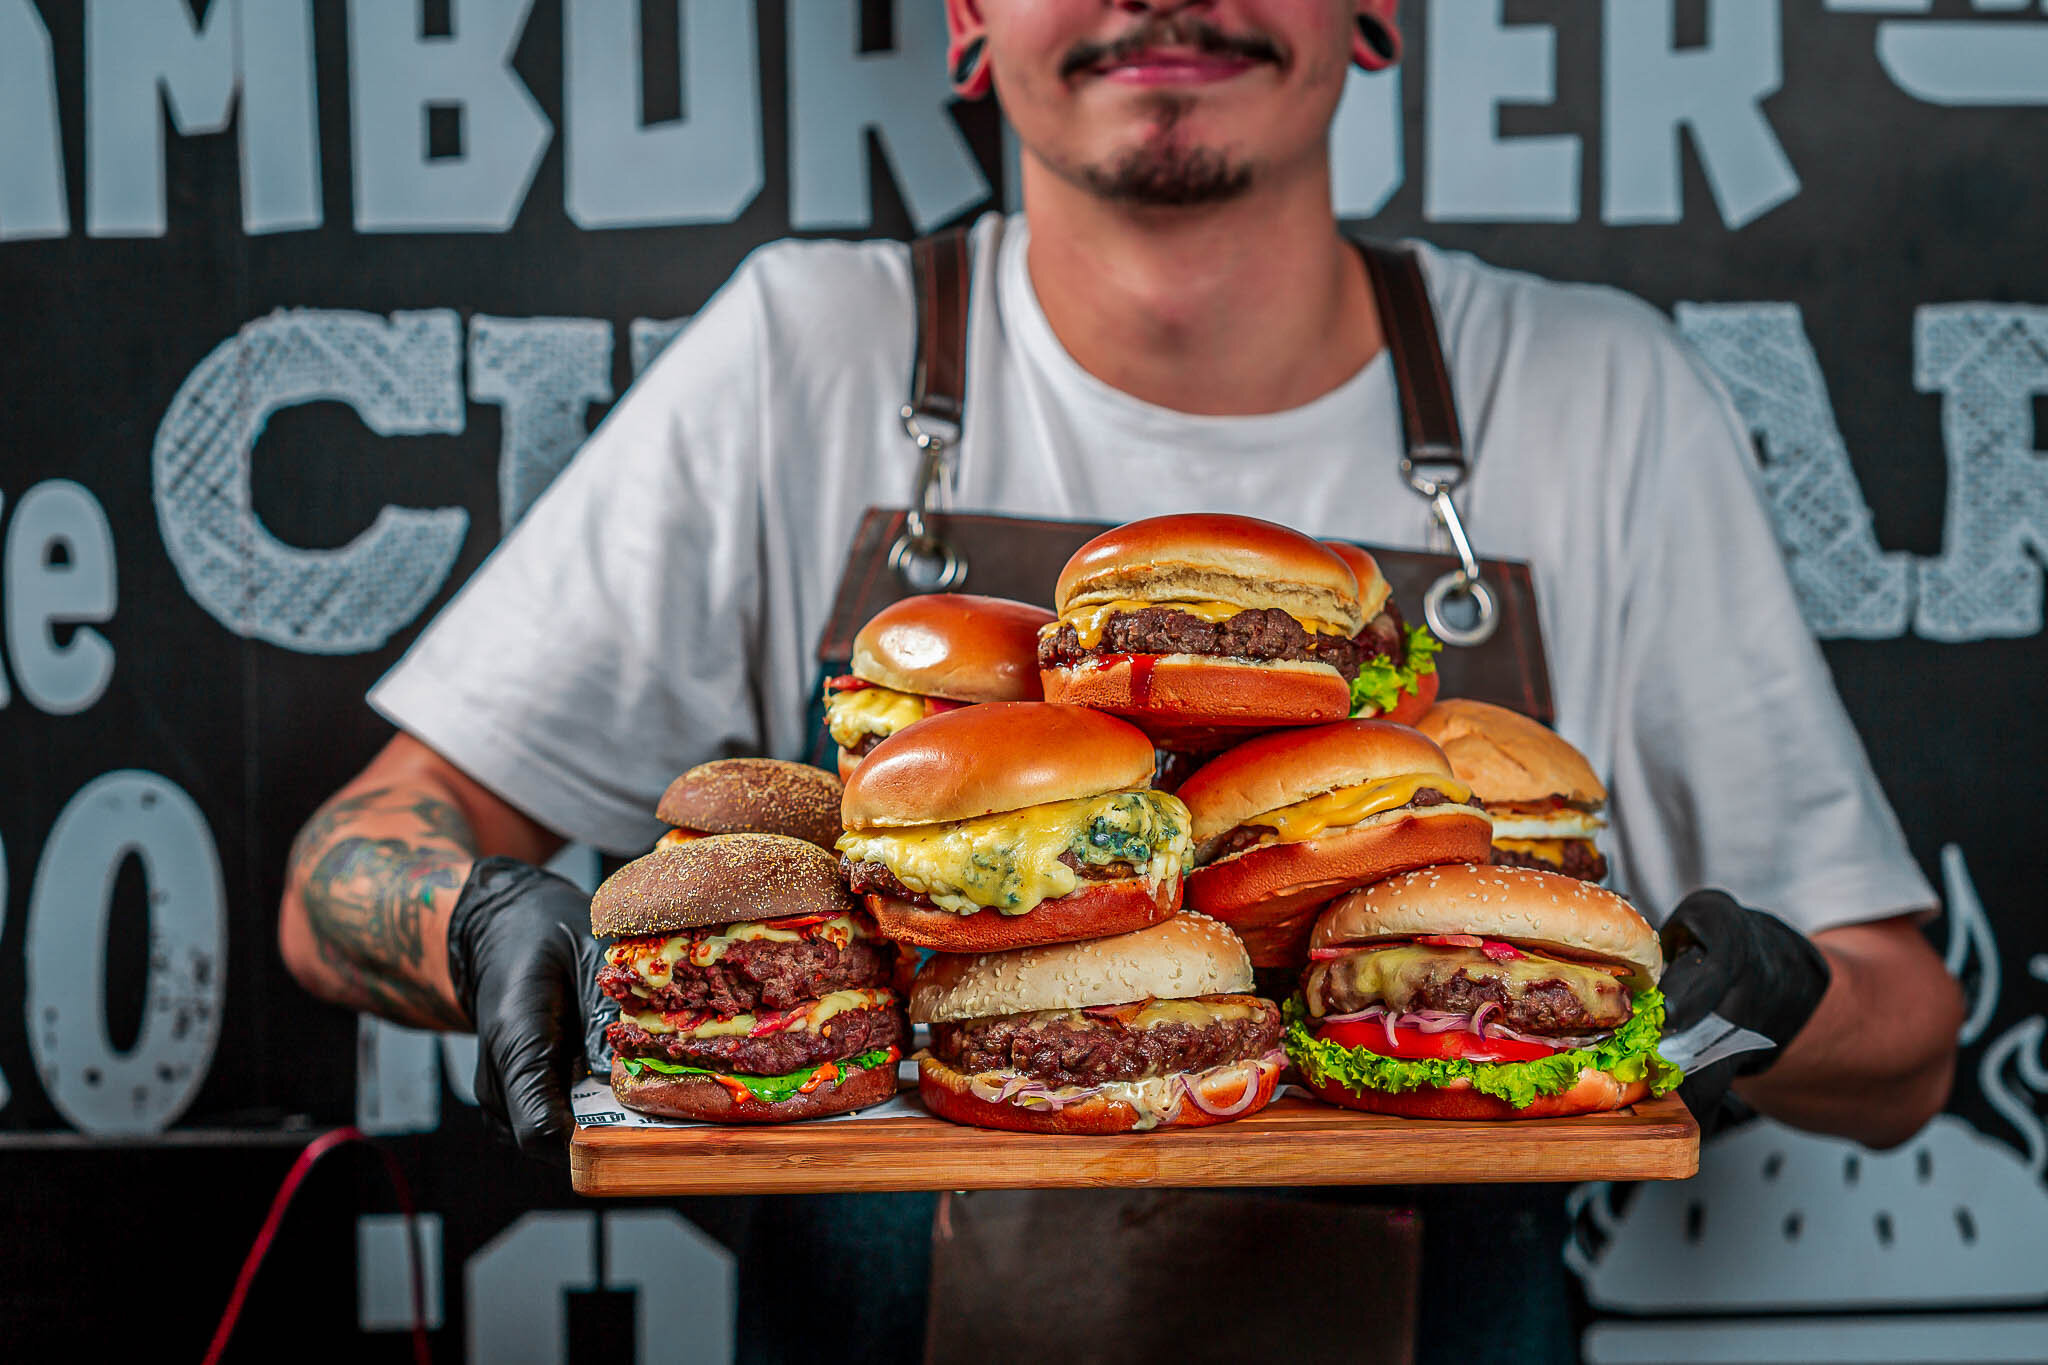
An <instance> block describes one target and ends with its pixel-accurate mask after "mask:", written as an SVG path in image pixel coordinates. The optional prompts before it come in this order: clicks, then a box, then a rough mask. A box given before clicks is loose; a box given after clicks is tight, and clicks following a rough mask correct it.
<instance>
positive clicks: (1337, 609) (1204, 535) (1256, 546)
mask: <svg viewBox="0 0 2048 1365" xmlns="http://www.w3.org/2000/svg"><path fill="white" fill-rule="evenodd" d="M1054 600H1055V602H1056V604H1057V605H1058V607H1059V609H1060V611H1061V613H1063V614H1064V613H1065V612H1068V611H1070V610H1072V609H1074V608H1077V607H1089V606H1099V605H1101V604H1102V603H1105V602H1117V601H1134V602H1150V603H1158V604H1160V605H1171V604H1172V603H1174V602H1229V603H1232V604H1235V605H1237V606H1241V607H1245V608H1265V607H1277V608H1278V609H1280V610H1281V611H1284V612H1288V613H1290V614H1291V615H1294V616H1299V617H1305V618H1307V619H1309V620H1314V621H1328V622H1330V623H1332V624H1334V625H1339V626H1342V627H1343V628H1344V633H1345V634H1347V635H1356V634H1357V633H1358V632H1359V631H1360V630H1361V629H1362V628H1363V627H1364V625H1365V621H1366V618H1365V616H1364V615H1363V614H1362V613H1361V611H1360V609H1359V602H1358V580H1357V579H1356V578H1355V577H1353V576H1352V573H1351V566H1350V565H1349V564H1347V563H1345V561H1344V560H1343V559H1342V558H1340V557H1339V556H1338V555H1336V554H1335V553H1333V552H1332V551H1330V550H1329V549H1327V548H1325V547H1324V546H1323V545H1322V544H1321V543H1319V542H1318V541H1316V540H1314V539H1313V538H1311V537H1309V536H1305V535H1303V534H1302V533H1301V532H1299V531H1295V530H1290V529H1289V528H1287V527H1285V526H1280V525H1277V524H1276V523H1274V522H1270V521H1260V520H1258V519H1257V518H1255V517H1240V516H1234V515H1231V514H1229V513H1223V512H1196V513H1183V514H1179V515H1175V516H1165V517H1147V518H1146V519H1145V520H1143V521H1134V522H1131V523H1129V524H1127V525H1124V526H1118V527H1116V528H1114V529H1112V530H1108V531H1104V532H1103V533H1102V534H1101V535H1099V536H1097V537H1095V539H1093V540H1091V541H1089V542H1088V543H1087V544H1086V545H1083V546H1082V547H1081V548H1080V549H1078V550H1076V551H1075V552H1074V555H1073V558H1071V559H1069V560H1068V561H1067V563H1066V567H1065V568H1063V569H1061V570H1060V577H1059V583H1058V586H1057V587H1056V588H1055V590H1054Z"/></svg>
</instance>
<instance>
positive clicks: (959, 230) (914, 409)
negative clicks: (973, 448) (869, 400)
mask: <svg viewBox="0 0 2048 1365" xmlns="http://www.w3.org/2000/svg"><path fill="white" fill-rule="evenodd" d="M968 276H969V270H968V251H967V229H966V228H964V227H956V228H949V229H947V230H946V231H944V232H935V233H933V234H932V235H931V236H929V237H920V238H918V239H917V240H916V241H914V242H912V243H911V244H910V278H911V285H912V288H913V289H914V291H915V297H916V307H917V350H916V351H915V353H914V359H913V360H912V362H911V367H910V415H911V416H912V417H914V418H915V419H916V420H917V421H919V422H920V423H922V424H925V425H927V426H929V425H930V424H931V423H933V422H938V423H943V424H945V425H947V426H950V427H951V428H952V430H953V433H954V438H955V439H956V440H957V439H958V433H959V430H960V421H961V417H962V416H963V414H964V413H965V411H966V407H967V286H968Z"/></svg>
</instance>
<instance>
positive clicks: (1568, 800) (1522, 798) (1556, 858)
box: [1416, 700, 1607, 882]
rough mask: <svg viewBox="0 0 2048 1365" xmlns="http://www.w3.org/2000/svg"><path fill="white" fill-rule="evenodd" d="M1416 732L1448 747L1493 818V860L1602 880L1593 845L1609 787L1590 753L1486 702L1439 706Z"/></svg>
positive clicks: (1455, 767) (1602, 865) (1603, 862)
mask: <svg viewBox="0 0 2048 1365" xmlns="http://www.w3.org/2000/svg"><path fill="white" fill-rule="evenodd" d="M1416 724H1417V726H1418V728H1420V729H1421V730H1422V732H1423V733H1424V734H1426V735H1428V736H1429V737H1430V738H1431V739H1433V740H1435V741H1436V742H1437V743H1438V744H1439V745H1441V746H1443V751H1444V754H1445V756H1446V757H1448V758H1449V759H1450V760H1451V770H1452V771H1453V772H1455V773H1457V774H1458V776H1459V777H1461V778H1463V779H1464V780H1465V781H1467V782H1469V783H1471V784H1472V792H1473V795H1474V796H1476V797H1477V798H1478V800H1479V803H1480V804H1481V805H1482V806H1484V807H1486V813H1487V815H1488V816H1489V817H1491V818H1492V820H1493V861H1494V862H1496V863H1500V864H1503V865H1505V866H1512V867H1533V868H1536V869H1537V870H1539V871H1543V872H1562V873H1564V874H1565V875H1566V876H1567V877H1579V878H1583V879H1584V880H1586V881H1590V882H1597V881H1600V880H1601V879H1602V878H1604V877H1606V875H1607V859H1605V858H1603V857H1602V856H1601V855H1600V850H1599V848H1598V847H1597V846H1596V845H1595V844H1594V843H1593V835H1594V833H1595V832H1596V831H1598V830H1599V829H1600V828H1601V827H1602V826H1603V825H1604V824H1605V823H1606V822H1605V821H1603V820H1602V819H1601V818H1600V811H1601V809H1602V808H1603V807H1604V806H1606V804H1607V789H1606V788H1605V787H1603V786H1601V785H1600V779H1599V778H1598V777H1595V776H1594V775H1593V766H1592V765H1591V764H1590V763H1588V762H1586V758H1585V755H1583V754H1581V753H1580V752H1579V751H1578V750H1577V749H1574V748H1573V747H1572V746H1571V745H1569V744H1567V743H1565V742H1564V740H1562V739H1560V738H1559V737H1558V736H1557V734H1556V733H1555V732H1554V731H1552V730H1549V729H1546V728H1545V727H1543V726H1542V725H1539V724H1537V723H1536V722H1535V721H1533V720H1531V719H1529V718H1528V717H1527V716H1524V715H1521V714H1520V713H1518V712H1514V711H1510V710H1508V709H1507V708H1506V707H1503V706H1490V705H1488V704H1487V703H1485V702H1483V701H1462V700H1460V701H1446V702H1439V703H1438V704H1437V705H1436V706H1434V707H1432V708H1430V711H1429V713H1428V714H1427V715H1425V716H1424V717H1423V718H1422V719H1421V720H1420V721H1418V722H1416Z"/></svg>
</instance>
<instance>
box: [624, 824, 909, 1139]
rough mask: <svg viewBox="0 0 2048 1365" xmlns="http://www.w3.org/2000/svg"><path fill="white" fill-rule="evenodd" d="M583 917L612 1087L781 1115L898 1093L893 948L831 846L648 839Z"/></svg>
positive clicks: (675, 1106) (647, 1105)
mask: <svg viewBox="0 0 2048 1365" xmlns="http://www.w3.org/2000/svg"><path fill="white" fill-rule="evenodd" d="M590 928H591V932H592V933H594V934H596V935H598V936H599V937H616V939H617V941H616V942H614V943H613V944H612V945H611V946H610V947H609V948H607V949H606V950H605V953H604V958H603V964H604V965H603V966H602V967H601V968H600V969H599V971H598V977H597V984H598V988H599V989H600V990H602V991H603V992H604V993H605V994H606V995H609V996H611V997H612V998H613V999H615V1000H617V1001H618V1002H619V1017H618V1020H617V1021H616V1022H615V1023H613V1024H612V1025H610V1026H609V1027H608V1028H607V1029H606V1030H605V1038H606V1041H608V1042H609V1043H610V1044H611V1046H612V1053H613V1057H612V1090H613V1092H614V1093H615V1094H617V1096H618V1097H619V1102H620V1103H621V1104H624V1105H626V1106H627V1107H628V1108H632V1109H638V1110H640V1111H641V1112H642V1113H647V1114H659V1115H661V1116H663V1117H666V1118H680V1119H705V1120H709V1121H711V1122H714V1123H781V1122H784V1121H786V1120H789V1119H806V1118H815V1117H817V1116H818V1115H820V1114H837V1113H842V1112H844V1111H846V1110H849V1109H860V1108H863V1107H864V1106H867V1105H870V1104H876V1103H879V1102H880V1101H882V1100H886V1099H888V1098H890V1097H891V1096H893V1095H894V1094H895V1093H896V1061H897V1059H898V1058H899V1057H901V1056H902V1047H903V1043H904V1039H905V1036H906V1030H905V1027H904V1023H903V1011H902V1009H901V1007H900V1006H899V1005H898V1003H897V996H896V993H895V992H894V991H892V990H890V989H889V988H888V983H889V976H890V972H891V970H892V968H893V967H894V965H895V952H894V949H893V948H892V947H891V946H890V945H889V944H887V943H884V942H882V940H881V939H880V937H879V936H878V935H877V934H876V932H875V927H874V924H873V922H872V921H870V920H869V919H868V917H867V916H866V915H864V914H862V913H861V911H860V908H859V906H858V905H856V904H855V903H854V901H853V899H852V897H850V896H848V895H847V893H846V888H845V887H844V886H843V885H841V883H840V881H839V869H838V867H837V866H836V865H835V864H834V863H833V861H832V857H831V855H830V854H828V853H826V852H824V851H823V850H822V849H820V848H818V847H817V846H816V845H815V844H810V843H806V842H804V841H803V840H800V839H791V838H787V837H785V836H783V835H779V834H713V835H708V836H706V837H705V838H702V839H697V840H693V841H691V842H688V843H684V844H680V845H674V846H670V847H666V848H656V849H655V850H654V851H653V852H652V853H649V854H647V855H646V856H645V857H643V858H638V859H636V860H634V861H633V862H630V863H627V864H626V865H625V866H624V867H622V868H620V869H619V870H618V871H617V872H614V873H613V874H612V875H611V876H610V877H608V878H607V879H606V880H605V883H604V885H602V886H600V887H599V888H598V889H597V895H596V897H595V898H593V899H592V901H591V903H590Z"/></svg>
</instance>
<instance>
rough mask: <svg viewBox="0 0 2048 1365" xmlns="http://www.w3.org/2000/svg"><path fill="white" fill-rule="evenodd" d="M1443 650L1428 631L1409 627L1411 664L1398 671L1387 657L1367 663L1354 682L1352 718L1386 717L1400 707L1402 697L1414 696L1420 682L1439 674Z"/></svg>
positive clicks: (1352, 686) (1352, 687)
mask: <svg viewBox="0 0 2048 1365" xmlns="http://www.w3.org/2000/svg"><path fill="white" fill-rule="evenodd" d="M1441 649H1443V643H1442V642H1441V641H1440V640H1438V639H1437V638H1436V636H1434V635H1431V634H1430V633H1429V630H1428V628H1427V627H1425V626H1410V627H1408V662H1407V663H1405V664H1403V665H1401V666H1400V667H1399V668H1396V667H1395V666H1394V661H1393V660H1392V659H1389V658H1388V657H1387V656H1386V655H1384V654H1382V655H1381V656H1380V657H1379V658H1377V659H1369V660H1367V661H1366V664H1365V667H1363V668H1361V669H1359V670H1358V676H1357V677H1355V678H1353V679H1352V680H1351V714H1352V715H1354V716H1356V715H1359V714H1361V713H1362V712H1364V711H1366V710H1368V709H1370V710H1371V711H1372V713H1373V714H1374V715H1381V716H1383V715H1385V714H1386V713H1387V712H1389V711H1391V710H1393V709H1394V708H1395V707H1396V706H1398V705H1400V704H1401V694H1402V693H1403V692H1413V691H1414V690H1415V680H1416V679H1417V678H1419V677H1421V676H1422V675H1423V674H1425V673H1434V672H1436V656H1437V653H1438V651H1440V650H1441Z"/></svg>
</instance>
